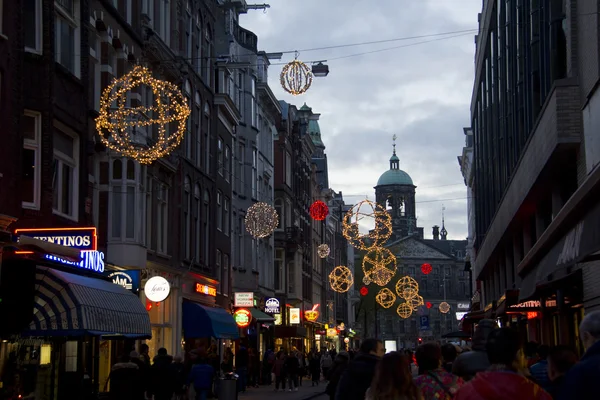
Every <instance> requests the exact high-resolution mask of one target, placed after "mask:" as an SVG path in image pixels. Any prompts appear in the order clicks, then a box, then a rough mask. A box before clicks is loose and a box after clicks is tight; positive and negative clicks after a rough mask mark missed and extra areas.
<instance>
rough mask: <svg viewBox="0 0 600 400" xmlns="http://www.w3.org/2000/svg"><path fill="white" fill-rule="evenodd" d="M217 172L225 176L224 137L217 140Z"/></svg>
mask: <svg viewBox="0 0 600 400" xmlns="http://www.w3.org/2000/svg"><path fill="white" fill-rule="evenodd" d="M217 172H218V173H219V175H221V176H223V139H221V138H219V139H218V140H217Z"/></svg>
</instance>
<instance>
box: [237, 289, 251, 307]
mask: <svg viewBox="0 0 600 400" xmlns="http://www.w3.org/2000/svg"><path fill="white" fill-rule="evenodd" d="M233 306H234V307H254V293H252V292H237V293H234V294H233Z"/></svg>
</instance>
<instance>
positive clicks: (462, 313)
mask: <svg viewBox="0 0 600 400" xmlns="http://www.w3.org/2000/svg"><path fill="white" fill-rule="evenodd" d="M465 315H467V311H457V312H456V319H457V320H458V321H460V320H461V319H463V317H464V316H465Z"/></svg>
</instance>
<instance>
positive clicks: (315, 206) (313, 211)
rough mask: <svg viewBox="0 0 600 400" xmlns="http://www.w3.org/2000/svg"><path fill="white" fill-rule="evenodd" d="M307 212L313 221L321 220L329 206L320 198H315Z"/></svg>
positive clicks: (327, 211) (326, 213)
mask: <svg viewBox="0 0 600 400" xmlns="http://www.w3.org/2000/svg"><path fill="white" fill-rule="evenodd" d="M309 212H310V216H311V217H312V219H314V220H315V221H323V220H324V219H325V218H327V215H328V214H329V207H327V204H325V203H324V202H322V201H321V200H317V201H315V202H314V203H312V204H311V205H310V209H309Z"/></svg>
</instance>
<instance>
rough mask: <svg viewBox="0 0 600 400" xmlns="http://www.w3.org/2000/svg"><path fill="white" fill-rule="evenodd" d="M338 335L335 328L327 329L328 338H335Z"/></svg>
mask: <svg viewBox="0 0 600 400" xmlns="http://www.w3.org/2000/svg"><path fill="white" fill-rule="evenodd" d="M337 336H338V331H337V329H335V328H329V329H327V337H328V338H334V337H337Z"/></svg>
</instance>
